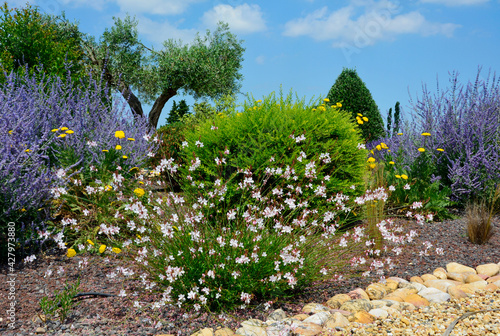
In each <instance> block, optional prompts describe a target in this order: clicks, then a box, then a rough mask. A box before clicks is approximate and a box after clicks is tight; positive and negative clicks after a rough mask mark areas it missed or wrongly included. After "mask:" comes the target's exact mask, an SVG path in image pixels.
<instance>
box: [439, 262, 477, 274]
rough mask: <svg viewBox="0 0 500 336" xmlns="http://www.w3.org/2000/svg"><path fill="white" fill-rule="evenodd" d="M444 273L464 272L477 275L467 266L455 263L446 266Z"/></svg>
mask: <svg viewBox="0 0 500 336" xmlns="http://www.w3.org/2000/svg"><path fill="white" fill-rule="evenodd" d="M446 271H447V272H456V273H466V272H472V273H477V272H476V270H475V269H473V268H472V267H469V266H465V265H462V264H459V263H456V262H451V263H448V264H446Z"/></svg>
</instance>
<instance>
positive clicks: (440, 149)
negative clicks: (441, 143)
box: [436, 148, 444, 152]
mask: <svg viewBox="0 0 500 336" xmlns="http://www.w3.org/2000/svg"><path fill="white" fill-rule="evenodd" d="M436 150H437V151H438V152H444V149H442V148H437V149H436Z"/></svg>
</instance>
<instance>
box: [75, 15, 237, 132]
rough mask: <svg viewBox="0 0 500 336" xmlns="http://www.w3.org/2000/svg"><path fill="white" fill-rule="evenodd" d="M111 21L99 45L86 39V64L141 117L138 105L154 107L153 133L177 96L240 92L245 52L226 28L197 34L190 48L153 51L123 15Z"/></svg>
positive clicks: (175, 45)
mask: <svg viewBox="0 0 500 336" xmlns="http://www.w3.org/2000/svg"><path fill="white" fill-rule="evenodd" d="M114 21H115V22H114V26H113V27H111V28H110V29H106V30H105V32H104V33H103V35H102V36H101V37H100V39H99V41H98V42H96V41H95V39H93V38H92V37H87V39H86V42H85V43H84V48H85V53H86V55H87V57H88V62H89V64H90V65H91V66H92V67H93V69H94V71H99V72H100V73H103V74H104V78H105V80H106V81H107V84H108V86H110V87H112V88H114V89H116V90H118V91H119V92H120V93H121V94H122V95H123V97H124V98H125V99H126V100H127V102H128V104H129V106H130V108H131V109H132V111H133V113H135V114H136V115H140V116H142V115H144V113H145V111H144V110H143V107H142V103H143V102H144V103H153V107H152V109H151V111H149V124H150V127H151V128H153V129H156V127H157V125H158V120H159V118H160V115H161V113H162V110H163V107H164V106H165V103H166V102H167V101H168V100H169V99H170V98H172V97H173V96H175V95H177V94H179V93H183V94H188V95H192V96H194V98H195V99H197V98H200V97H209V98H212V99H217V98H219V97H221V96H223V95H226V94H235V93H237V92H238V91H239V89H240V88H241V84H240V80H241V79H242V75H241V74H240V73H239V70H240V69H241V63H242V61H243V52H244V50H245V49H244V48H243V47H242V46H241V43H242V41H241V40H237V38H236V36H234V35H233V34H231V32H230V31H229V26H228V25H227V24H225V23H219V24H218V26H217V28H216V29H215V31H213V32H210V31H208V30H207V32H206V35H205V36H200V35H199V34H198V35H197V36H196V37H195V39H194V41H193V42H192V43H190V44H185V43H182V41H176V40H172V39H170V40H167V41H165V42H164V43H163V49H162V50H158V51H156V50H154V49H150V48H148V47H146V46H144V45H143V44H142V43H141V41H140V40H139V34H138V31H137V21H136V20H135V19H133V18H130V16H126V17H125V18H124V19H120V18H114Z"/></svg>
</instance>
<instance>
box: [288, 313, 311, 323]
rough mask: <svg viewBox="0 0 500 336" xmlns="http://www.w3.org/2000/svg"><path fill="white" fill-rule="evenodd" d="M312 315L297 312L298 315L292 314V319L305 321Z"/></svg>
mask: <svg viewBox="0 0 500 336" xmlns="http://www.w3.org/2000/svg"><path fill="white" fill-rule="evenodd" d="M309 316H310V315H307V314H297V315H293V316H292V319H294V320H299V321H304V320H305V319H306V318H308V317H309Z"/></svg>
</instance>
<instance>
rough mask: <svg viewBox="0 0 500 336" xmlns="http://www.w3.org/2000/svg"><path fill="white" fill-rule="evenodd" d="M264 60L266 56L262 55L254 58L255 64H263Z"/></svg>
mask: <svg viewBox="0 0 500 336" xmlns="http://www.w3.org/2000/svg"><path fill="white" fill-rule="evenodd" d="M265 61H266V57H265V56H264V55H260V56H257V57H256V58H255V63H257V64H264V62H265Z"/></svg>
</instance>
